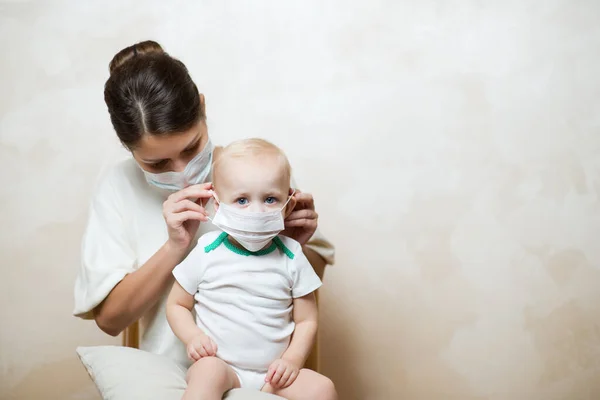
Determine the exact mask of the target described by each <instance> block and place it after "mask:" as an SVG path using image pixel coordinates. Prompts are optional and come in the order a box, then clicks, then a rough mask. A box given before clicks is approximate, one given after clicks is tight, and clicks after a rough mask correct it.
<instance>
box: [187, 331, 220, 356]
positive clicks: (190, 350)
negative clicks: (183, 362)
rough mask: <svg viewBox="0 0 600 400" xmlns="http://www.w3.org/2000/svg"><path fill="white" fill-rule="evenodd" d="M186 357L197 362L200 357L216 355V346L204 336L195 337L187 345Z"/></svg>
mask: <svg viewBox="0 0 600 400" xmlns="http://www.w3.org/2000/svg"><path fill="white" fill-rule="evenodd" d="M187 355H188V357H189V359H190V360H192V361H198V360H199V359H201V358H202V357H212V356H215V355H217V344H216V343H215V342H214V340H212V339H211V338H210V337H208V336H206V335H205V334H202V335H198V336H195V337H194V338H193V339H192V340H190V342H189V343H188V344H187Z"/></svg>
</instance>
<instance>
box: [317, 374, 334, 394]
mask: <svg viewBox="0 0 600 400" xmlns="http://www.w3.org/2000/svg"><path fill="white" fill-rule="evenodd" d="M312 390H314V392H313V393H314V395H313V396H312V397H313V398H314V399H315V400H337V398H338V395H337V391H336V390H335V385H334V383H333V381H332V380H331V379H329V378H328V377H326V376H324V375H321V374H316V376H315V379H314V382H313V385H312Z"/></svg>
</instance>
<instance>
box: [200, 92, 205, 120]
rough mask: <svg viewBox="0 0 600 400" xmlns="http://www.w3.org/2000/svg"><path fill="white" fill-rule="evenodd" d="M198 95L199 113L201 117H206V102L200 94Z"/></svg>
mask: <svg viewBox="0 0 600 400" xmlns="http://www.w3.org/2000/svg"><path fill="white" fill-rule="evenodd" d="M198 94H199V95H200V111H201V113H200V114H201V115H206V102H205V101H204V95H203V94H202V93H198Z"/></svg>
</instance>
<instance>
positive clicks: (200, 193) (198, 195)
mask: <svg viewBox="0 0 600 400" xmlns="http://www.w3.org/2000/svg"><path fill="white" fill-rule="evenodd" d="M211 188H212V182H206V183H201V184H199V185H192V186H188V187H186V188H185V189H182V190H180V191H178V192H175V193H173V194H172V195H170V196H169V200H170V201H172V202H178V201H181V200H183V199H194V200H198V199H208V198H211V197H212V196H213V192H212V190H210V189H211Z"/></svg>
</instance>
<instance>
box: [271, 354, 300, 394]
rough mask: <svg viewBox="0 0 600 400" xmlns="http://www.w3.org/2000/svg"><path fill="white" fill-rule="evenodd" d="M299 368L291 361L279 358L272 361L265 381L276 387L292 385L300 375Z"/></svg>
mask: <svg viewBox="0 0 600 400" xmlns="http://www.w3.org/2000/svg"><path fill="white" fill-rule="evenodd" d="M298 371H299V368H298V367H297V366H296V365H294V364H293V363H291V362H290V361H287V360H283V359H278V360H275V361H273V362H272V363H271V366H270V367H269V370H268V371H267V376H266V377H265V382H267V383H268V384H270V385H271V387H273V388H275V389H284V388H286V387H288V386H290V385H291V384H292V383H294V381H295V380H296V378H297V377H298Z"/></svg>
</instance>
